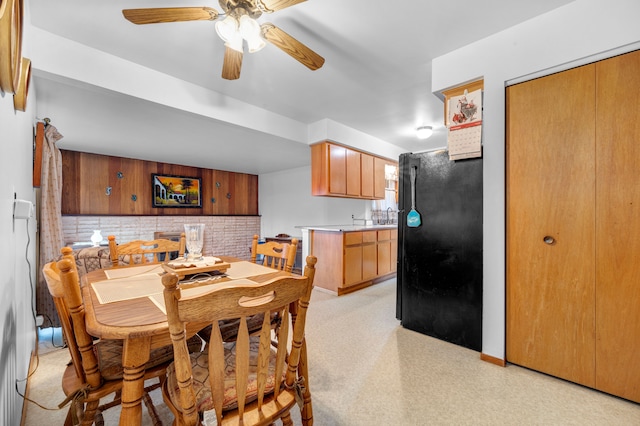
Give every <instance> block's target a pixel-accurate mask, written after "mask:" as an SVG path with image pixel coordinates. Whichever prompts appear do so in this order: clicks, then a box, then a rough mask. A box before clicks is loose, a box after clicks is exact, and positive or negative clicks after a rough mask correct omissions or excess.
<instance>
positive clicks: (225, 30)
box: [216, 15, 239, 43]
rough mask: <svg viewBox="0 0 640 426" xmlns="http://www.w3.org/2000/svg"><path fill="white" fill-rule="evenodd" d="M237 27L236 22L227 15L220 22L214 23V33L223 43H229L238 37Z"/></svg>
mask: <svg viewBox="0 0 640 426" xmlns="http://www.w3.org/2000/svg"><path fill="white" fill-rule="evenodd" d="M238 27H239V24H238V20H237V19H236V18H234V17H233V16H231V15H229V16H227V17H226V18H224V19H223V20H222V21H218V22H216V33H218V36H219V37H220V38H221V39H222V40H223V41H224V42H225V43H229V42H231V41H232V40H233V39H234V38H236V37H237V36H238V35H239V33H238Z"/></svg>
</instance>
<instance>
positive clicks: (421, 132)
mask: <svg viewBox="0 0 640 426" xmlns="http://www.w3.org/2000/svg"><path fill="white" fill-rule="evenodd" d="M432 134H433V127H431V126H420V127H418V128H417V129H416V136H417V137H418V139H428V138H429V137H430V136H431V135H432Z"/></svg>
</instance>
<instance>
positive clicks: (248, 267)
mask: <svg viewBox="0 0 640 426" xmlns="http://www.w3.org/2000/svg"><path fill="white" fill-rule="evenodd" d="M230 265H231V266H229V269H227V272H226V274H227V276H228V277H229V278H231V279H234V280H235V279H238V278H246V277H252V276H255V275H263V274H271V273H274V272H277V271H276V270H275V269H272V268H268V267H266V266H262V265H258V264H256V263H253V262H248V261H246V260H241V261H240V262H232V263H231V264H230Z"/></svg>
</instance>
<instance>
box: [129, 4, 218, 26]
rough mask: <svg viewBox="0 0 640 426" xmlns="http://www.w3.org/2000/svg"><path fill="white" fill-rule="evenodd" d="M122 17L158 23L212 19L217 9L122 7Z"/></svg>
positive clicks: (132, 20)
mask: <svg viewBox="0 0 640 426" xmlns="http://www.w3.org/2000/svg"><path fill="white" fill-rule="evenodd" d="M122 14H123V15H124V17H125V18H126V19H127V20H128V21H131V22H133V23H134V24H159V23H162V22H180V21H213V20H215V19H217V18H218V11H217V10H215V9H213V8H211V7H160V8H150V9H124V10H123V11H122Z"/></svg>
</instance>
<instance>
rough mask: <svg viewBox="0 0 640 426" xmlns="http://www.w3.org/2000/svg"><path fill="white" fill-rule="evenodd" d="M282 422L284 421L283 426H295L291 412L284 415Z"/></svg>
mask: <svg viewBox="0 0 640 426" xmlns="http://www.w3.org/2000/svg"><path fill="white" fill-rule="evenodd" d="M280 420H282V426H293V421H292V420H291V415H290V413H289V412H287V413H285V414H283V415H282V417H281V418H280Z"/></svg>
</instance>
